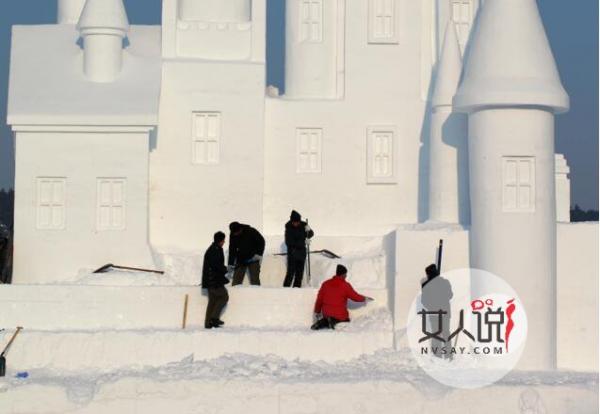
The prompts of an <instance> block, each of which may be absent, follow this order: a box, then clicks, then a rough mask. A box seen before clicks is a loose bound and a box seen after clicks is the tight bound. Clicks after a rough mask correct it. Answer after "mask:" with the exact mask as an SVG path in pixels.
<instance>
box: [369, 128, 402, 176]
mask: <svg viewBox="0 0 600 414" xmlns="http://www.w3.org/2000/svg"><path fill="white" fill-rule="evenodd" d="M395 136H396V128H395V127H393V126H382V127H370V128H369V129H368V132H367V169H368V171H367V182H368V183H370V184H394V183H396V166H395V158H396V157H395V152H396V145H395V142H394V141H395Z"/></svg>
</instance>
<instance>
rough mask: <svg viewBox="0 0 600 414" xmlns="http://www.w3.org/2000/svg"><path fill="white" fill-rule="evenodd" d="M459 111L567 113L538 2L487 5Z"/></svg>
mask: <svg viewBox="0 0 600 414" xmlns="http://www.w3.org/2000/svg"><path fill="white" fill-rule="evenodd" d="M467 53H468V54H469V56H468V57H467V58H466V60H467V64H466V66H465V73H464V75H463V76H464V78H463V81H462V83H461V85H460V88H459V90H458V92H457V94H456V97H455V98H454V105H455V106H456V108H457V109H459V110H461V111H465V112H471V111H473V110H476V109H477V108H480V107H486V106H497V107H514V106H538V107H546V108H550V109H551V110H552V111H553V112H555V113H560V112H565V111H567V110H568V109H569V97H568V95H567V93H566V92H565V90H564V88H563V86H562V84H561V82H560V78H559V75H558V70H557V68H556V63H555V61H554V57H553V55H552V51H551V49H550V45H549V44H548V39H547V37H546V33H545V31H544V26H543V24H542V20H541V17H540V14H539V11H538V8H537V4H536V1H535V0H501V1H498V0H489V1H487V2H486V3H485V5H484V6H483V7H482V9H481V12H480V16H479V21H478V23H477V24H476V26H475V28H474V33H473V34H472V37H471V44H470V50H468V51H467Z"/></svg>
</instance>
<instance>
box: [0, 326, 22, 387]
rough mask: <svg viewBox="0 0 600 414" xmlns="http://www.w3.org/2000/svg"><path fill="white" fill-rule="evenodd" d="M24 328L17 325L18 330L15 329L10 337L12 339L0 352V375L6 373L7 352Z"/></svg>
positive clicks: (2, 375)
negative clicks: (0, 352)
mask: <svg viewBox="0 0 600 414" xmlns="http://www.w3.org/2000/svg"><path fill="white" fill-rule="evenodd" d="M22 329H23V328H22V327H21V326H18V327H17V330H16V331H15V333H14V334H13V336H12V337H11V338H10V341H8V344H6V346H5V347H4V349H3V350H2V354H0V377H4V376H5V375H6V354H7V353H8V350H9V349H10V346H11V345H12V343H13V342H14V340H15V338H16V337H17V335H18V334H19V332H21V330H22Z"/></svg>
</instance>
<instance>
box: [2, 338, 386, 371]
mask: <svg viewBox="0 0 600 414" xmlns="http://www.w3.org/2000/svg"><path fill="white" fill-rule="evenodd" d="M4 336H6V335H4ZM392 347H393V334H392V331H391V329H387V330H381V331H377V330H368V331H362V332H359V331H356V332H354V331H352V332H344V331H340V330H336V331H318V332H315V331H311V330H310V329H308V328H306V329H304V330H287V331H285V330H261V329H239V328H237V329H236V328H233V329H232V328H222V329H219V330H216V329H212V330H204V329H202V330H198V329H196V330H190V331H181V330H178V331H152V330H146V331H98V332H58V333H52V332H42V331H27V332H25V331H24V332H23V334H21V335H20V337H19V339H18V342H17V341H15V343H14V346H13V347H12V349H11V352H10V360H9V362H8V364H9V369H10V370H15V371H17V370H18V371H30V370H34V369H52V370H60V371H80V370H84V371H87V370H94V371H109V370H117V369H139V368H143V367H159V366H162V365H165V364H169V363H173V362H178V361H181V360H182V359H185V358H189V357H190V356H191V357H192V358H193V359H194V360H209V359H213V358H218V357H220V356H223V355H226V354H237V353H243V354H248V355H255V356H266V355H276V356H279V357H281V358H284V359H286V360H295V359H300V360H306V361H327V362H336V361H347V360H351V359H353V358H357V357H359V356H361V355H365V354H372V353H374V352H376V351H378V350H381V349H390V348H392Z"/></svg>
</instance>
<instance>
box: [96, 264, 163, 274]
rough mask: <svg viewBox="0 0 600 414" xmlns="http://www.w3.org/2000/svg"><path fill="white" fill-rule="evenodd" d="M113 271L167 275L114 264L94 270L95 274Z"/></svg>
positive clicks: (157, 271)
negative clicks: (121, 270)
mask: <svg viewBox="0 0 600 414" xmlns="http://www.w3.org/2000/svg"><path fill="white" fill-rule="evenodd" d="M111 269H123V270H134V271H136V272H146V273H157V274H159V275H164V274H165V272H164V271H162V270H151V269H141V268H139V267H128V266H118V265H114V264H112V263H109V264H105V265H104V266H102V267H101V268H99V269H96V270H94V273H106V272H109V271H110V270H111Z"/></svg>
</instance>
